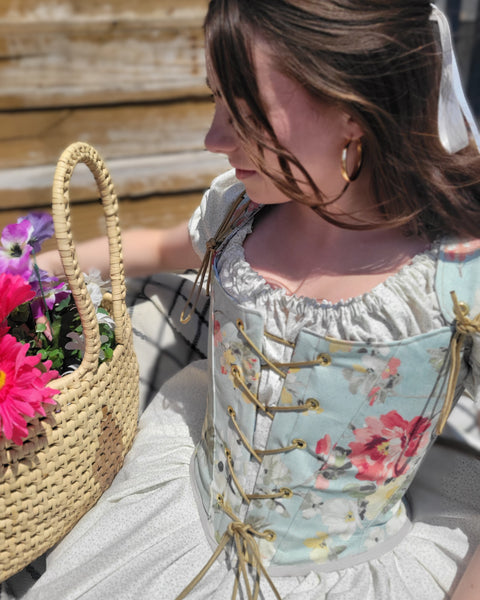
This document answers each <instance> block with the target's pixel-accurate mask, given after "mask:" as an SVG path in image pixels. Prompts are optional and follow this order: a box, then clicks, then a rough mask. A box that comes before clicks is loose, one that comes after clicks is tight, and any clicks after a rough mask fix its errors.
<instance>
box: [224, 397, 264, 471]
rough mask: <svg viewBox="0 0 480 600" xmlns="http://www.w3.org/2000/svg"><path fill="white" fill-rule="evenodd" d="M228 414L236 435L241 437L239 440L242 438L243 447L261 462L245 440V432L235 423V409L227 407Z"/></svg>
mask: <svg viewBox="0 0 480 600" xmlns="http://www.w3.org/2000/svg"><path fill="white" fill-rule="evenodd" d="M228 416H229V417H230V420H231V421H232V424H233V426H234V427H235V429H236V431H237V433H238V435H239V436H240V438H241V440H242V442H243V445H244V446H245V448H246V449H247V450H248V451H249V452H250V454H251V455H252V456H253V457H254V458H255V459H256V460H257V461H258V462H262V459H261V458H260V457H259V456H258V454H257V453H256V452H255V450H254V449H253V448H252V446H251V445H250V442H249V441H248V440H247V438H246V436H245V434H244V433H243V431H242V430H241V429H240V425H239V424H238V423H237V419H236V416H237V413H236V412H235V410H234V409H233V407H231V406H229V407H228Z"/></svg>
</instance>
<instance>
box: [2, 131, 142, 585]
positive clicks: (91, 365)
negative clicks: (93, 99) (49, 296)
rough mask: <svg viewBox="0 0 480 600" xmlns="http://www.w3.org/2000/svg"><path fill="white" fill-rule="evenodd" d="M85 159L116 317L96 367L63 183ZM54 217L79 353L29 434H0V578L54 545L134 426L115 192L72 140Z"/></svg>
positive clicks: (114, 468)
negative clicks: (96, 196)
mask: <svg viewBox="0 0 480 600" xmlns="http://www.w3.org/2000/svg"><path fill="white" fill-rule="evenodd" d="M79 162H83V163H85V164H86V165H87V166H88V167H89V169H90V170H91V172H92V173H93V175H94V177H95V180H96V182H97V185H98V189H99V192H100V196H101V199H102V203H103V208H104V212H105V219H106V226H107V236H108V240H109V251H110V275H111V282H112V293H111V294H107V295H106V296H105V298H104V305H105V307H106V308H107V309H108V310H109V312H110V314H111V316H112V317H113V319H114V321H115V338H116V346H115V350H114V352H113V357H112V359H111V360H110V361H106V362H104V363H102V364H101V365H99V364H98V363H99V351H100V334H99V329H98V324H97V319H96V314H95V309H94V307H93V304H92V301H91V299H90V296H89V294H88V292H87V288H86V285H85V281H84V279H83V275H82V273H81V271H80V269H79V266H78V262H77V257H76V252H75V246H74V243H73V239H72V235H71V228H70V210H69V184H70V178H71V176H72V173H73V170H74V168H75V166H76V165H77V164H78V163H79ZM52 206H53V219H54V224H55V235H56V239H57V244H58V248H59V251H60V255H61V258H62V263H63V266H64V270H65V275H66V277H67V280H68V285H69V287H70V289H71V291H72V294H73V298H74V300H75V303H76V306H77V309H78V312H79V314H80V318H81V321H82V325H83V330H84V335H85V342H86V350H85V355H84V358H83V362H82V363H81V365H80V367H79V368H78V369H77V370H76V371H75V372H74V373H70V374H68V375H65V376H64V377H61V378H60V379H57V380H54V381H52V382H51V384H50V385H51V386H52V387H54V388H55V389H58V390H60V393H59V394H57V395H56V396H55V400H56V401H57V403H58V404H57V406H46V410H47V416H46V417H38V418H34V419H31V420H30V422H29V425H28V439H27V440H26V441H25V443H24V444H23V445H22V446H15V445H13V444H11V443H10V442H8V441H7V440H5V439H4V438H0V581H3V580H5V579H7V578H8V577H9V576H11V575H13V574H14V573H16V572H17V571H19V570H21V569H22V568H23V567H24V566H26V565H28V564H29V563H30V562H31V561H32V560H34V559H35V558H36V557H38V556H40V555H41V554H43V553H44V552H45V551H46V550H47V549H49V548H50V547H52V546H53V545H54V544H56V543H57V542H58V541H59V540H60V539H61V538H62V537H63V536H64V535H65V534H66V533H67V532H68V531H69V530H70V529H71V528H72V527H73V526H74V525H75V523H76V522H77V521H78V520H79V519H80V517H81V516H82V515H84V514H85V513H86V512H87V511H88V510H89V509H90V508H91V507H92V506H93V505H94V504H95V502H96V501H97V500H98V498H99V497H100V496H101V495H102V493H103V492H104V491H105V490H106V489H107V488H108V487H109V485H110V484H111V482H112V480H113V478H114V476H115V475H116V473H117V472H118V470H119V469H120V467H121V465H122V463H123V458H124V456H125V454H126V452H127V451H128V450H129V449H130V446H131V444H132V442H133V438H134V436H135V433H136V430H137V415H138V365H137V360H136V357H135V353H134V350H133V341H132V329H131V324H130V319H129V316H128V314H127V308H126V304H125V276H124V270H123V261H122V253H121V250H122V249H121V240H120V229H119V224H118V216H117V207H118V205H117V198H116V195H115V192H114V188H113V184H112V181H111V179H110V175H109V173H108V171H107V169H106V167H105V164H104V162H103V161H102V159H101V158H100V156H99V155H98V154H97V152H96V151H95V150H94V149H93V148H92V147H91V146H89V145H88V144H84V143H81V142H77V143H75V144H72V145H71V146H70V147H68V148H67V149H66V150H65V152H64V153H63V154H62V156H61V157H60V159H59V162H58V165H57V170H56V172H55V179H54V185H53V205H52Z"/></svg>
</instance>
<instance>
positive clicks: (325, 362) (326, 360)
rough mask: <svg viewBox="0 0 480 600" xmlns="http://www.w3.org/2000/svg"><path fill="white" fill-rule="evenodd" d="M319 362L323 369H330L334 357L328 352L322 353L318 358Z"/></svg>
mask: <svg viewBox="0 0 480 600" xmlns="http://www.w3.org/2000/svg"><path fill="white" fill-rule="evenodd" d="M317 361H318V363H319V364H320V365H321V366H322V367H328V366H329V365H331V364H332V357H331V356H330V354H327V353H326V352H322V353H321V354H319V355H318V356H317Z"/></svg>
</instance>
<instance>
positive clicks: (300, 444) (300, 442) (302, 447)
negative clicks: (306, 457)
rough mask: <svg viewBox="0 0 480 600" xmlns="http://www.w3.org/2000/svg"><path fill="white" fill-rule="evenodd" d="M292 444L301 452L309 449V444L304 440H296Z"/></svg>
mask: <svg viewBox="0 0 480 600" xmlns="http://www.w3.org/2000/svg"><path fill="white" fill-rule="evenodd" d="M292 444H295V446H296V447H297V448H298V449H299V450H305V448H306V447H307V442H306V441H305V440H302V439H300V438H296V439H294V440H293V441H292Z"/></svg>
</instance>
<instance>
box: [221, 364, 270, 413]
mask: <svg viewBox="0 0 480 600" xmlns="http://www.w3.org/2000/svg"><path fill="white" fill-rule="evenodd" d="M230 372H231V374H232V377H233V380H234V382H235V385H236V386H237V387H239V388H241V389H242V391H243V393H244V394H245V395H246V396H247V398H248V399H249V400H250V402H251V403H252V404H255V406H256V407H257V408H259V409H260V410H261V411H262V412H264V413H265V414H266V415H267V416H268V417H270V418H271V419H273V414H272V413H271V408H272V407H269V406H265V404H262V403H261V402H260V400H259V399H258V398H257V396H255V394H254V393H253V392H252V391H251V390H249V389H248V386H247V384H246V383H245V381H244V380H243V378H242V376H241V371H240V369H239V368H238V367H237V365H232V368H231V371H230Z"/></svg>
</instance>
